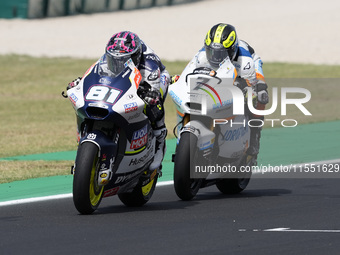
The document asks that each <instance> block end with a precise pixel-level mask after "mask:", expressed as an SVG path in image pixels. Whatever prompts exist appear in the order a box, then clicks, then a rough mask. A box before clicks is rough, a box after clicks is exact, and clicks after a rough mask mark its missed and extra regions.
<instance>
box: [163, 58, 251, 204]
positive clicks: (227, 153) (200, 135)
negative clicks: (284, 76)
mask: <svg viewBox="0 0 340 255" xmlns="http://www.w3.org/2000/svg"><path fill="white" fill-rule="evenodd" d="M236 77H237V72H236V69H235V68H234V66H233V65H232V63H231V62H230V60H229V59H226V60H224V62H223V63H221V64H220V68H219V69H218V70H217V71H216V72H215V71H214V70H212V69H209V68H206V67H201V68H195V66H194V64H193V63H189V64H188V65H187V67H186V68H185V69H184V71H183V72H182V74H181V76H180V78H179V79H178V81H177V82H176V83H174V84H172V85H171V86H170V88H169V94H170V96H171V97H172V100H173V102H174V103H175V105H176V108H177V117H178V124H177V126H176V127H175V128H174V134H175V136H176V133H178V137H177V139H178V140H177V147H176V153H175V154H174V155H173V162H174V187H175V191H176V194H177V195H178V197H179V198H181V199H182V200H190V199H192V198H193V197H195V195H196V194H197V192H198V190H199V189H200V188H203V187H207V186H210V185H215V184H216V186H217V188H218V189H219V190H220V191H221V192H222V193H225V194H236V193H239V192H241V191H242V190H244V189H245V188H246V186H247V185H248V183H249V180H250V177H251V170H250V169H251V166H252V165H255V164H256V157H250V156H247V155H246V150H247V148H248V147H249V142H250V128H249V126H248V117H247V114H244V110H247V108H246V107H245V104H244V95H243V93H242V91H241V90H240V89H239V88H238V87H236V86H235V85H234V82H235V79H236ZM235 92H238V97H237V96H235ZM236 106H237V107H238V109H237V111H236V112H241V113H242V112H243V114H240V115H238V114H237V115H236V114H235V111H234V110H236V109H235V108H237V107H236ZM241 108H242V109H241ZM176 129H177V132H176Z"/></svg>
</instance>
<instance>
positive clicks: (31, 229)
mask: <svg viewBox="0 0 340 255" xmlns="http://www.w3.org/2000/svg"><path fill="white" fill-rule="evenodd" d="M339 212H340V185H339V179H338V178H333V179H312V178H310V179H270V178H254V179H252V180H251V182H250V184H249V186H248V188H247V189H246V190H245V191H244V192H243V193H241V194H240V195H235V196H227V195H222V194H221V193H219V191H218V190H217V188H216V187H215V186H212V187H209V188H206V189H202V190H201V191H200V192H199V194H198V196H197V197H196V198H195V199H194V200H192V201H189V202H184V201H180V200H179V199H178V198H177V196H176V194H175V191H174V188H173V185H168V186H159V187H157V189H156V191H155V194H154V196H153V198H152V199H151V201H149V203H148V204H146V205H145V206H144V207H141V208H128V207H125V206H124V205H123V204H122V203H121V202H120V201H119V200H118V197H110V198H105V199H103V201H102V204H101V205H100V208H99V209H98V210H97V211H96V212H95V213H94V214H93V215H89V216H83V215H79V214H78V212H77V211H76V209H75V208H74V206H73V201H72V198H65V199H60V200H52V201H45V202H35V203H27V204H18V205H11V206H3V207H0V224H1V225H0V226H1V228H0V229H1V232H0V233H1V234H0V253H1V254H339V249H340V222H339Z"/></svg>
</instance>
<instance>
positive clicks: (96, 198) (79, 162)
mask: <svg viewBox="0 0 340 255" xmlns="http://www.w3.org/2000/svg"><path fill="white" fill-rule="evenodd" d="M98 172H99V169H98V147H97V146H96V145H95V144H93V143H90V142H85V143H83V144H81V145H79V147H78V152H77V158H76V163H75V169H74V177H73V202H74V205H75V207H76V208H77V210H78V211H79V212H80V213H81V214H91V213H93V212H94V211H95V210H96V209H97V208H98V206H99V204H100V202H101V200H102V197H103V191H104V186H99V185H98V181H97V180H98Z"/></svg>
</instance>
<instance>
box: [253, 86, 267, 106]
mask: <svg viewBox="0 0 340 255" xmlns="http://www.w3.org/2000/svg"><path fill="white" fill-rule="evenodd" d="M267 88H268V86H267V84H266V83H264V82H259V83H257V84H256V85H255V89H254V90H255V92H256V95H257V101H258V102H259V103H261V104H268V102H269V96H268V92H267Z"/></svg>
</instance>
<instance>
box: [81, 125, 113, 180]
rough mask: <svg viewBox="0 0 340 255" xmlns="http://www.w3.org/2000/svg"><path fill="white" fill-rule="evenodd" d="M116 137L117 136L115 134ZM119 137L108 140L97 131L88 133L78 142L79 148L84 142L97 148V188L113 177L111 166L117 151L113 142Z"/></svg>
mask: <svg viewBox="0 0 340 255" xmlns="http://www.w3.org/2000/svg"><path fill="white" fill-rule="evenodd" d="M116 136H119V134H118V133H117V134H116ZM118 138H119V137H116V138H115V139H113V140H112V139H110V138H109V137H107V136H106V135H105V134H104V133H102V132H101V131H99V130H93V131H90V132H89V133H88V134H86V135H85V136H84V137H82V138H81V139H80V141H79V146H81V144H83V143H85V142H91V143H93V144H95V145H96V146H97V147H98V164H97V166H96V167H97V168H98V169H99V170H98V174H96V180H97V184H98V186H104V185H106V184H108V183H109V181H110V180H111V179H112V176H113V166H114V163H115V158H116V154H117V150H118V145H117V143H116V142H115V141H118Z"/></svg>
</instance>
